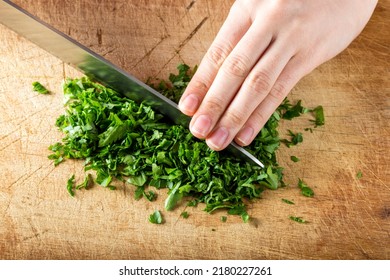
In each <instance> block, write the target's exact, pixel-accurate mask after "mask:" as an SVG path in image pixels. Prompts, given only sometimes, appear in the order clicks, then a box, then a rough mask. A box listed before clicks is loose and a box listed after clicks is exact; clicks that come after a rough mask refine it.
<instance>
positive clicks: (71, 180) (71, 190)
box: [66, 174, 74, 196]
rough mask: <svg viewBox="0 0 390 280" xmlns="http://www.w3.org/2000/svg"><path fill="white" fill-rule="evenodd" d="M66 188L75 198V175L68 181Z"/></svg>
mask: <svg viewBox="0 0 390 280" xmlns="http://www.w3.org/2000/svg"><path fill="white" fill-rule="evenodd" d="M66 188H67V189H68V192H69V194H70V196H74V191H73V189H74V174H73V175H72V176H71V177H70V178H69V179H68V182H67V183H66Z"/></svg>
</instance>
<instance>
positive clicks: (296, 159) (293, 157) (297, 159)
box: [290, 156, 299, 162]
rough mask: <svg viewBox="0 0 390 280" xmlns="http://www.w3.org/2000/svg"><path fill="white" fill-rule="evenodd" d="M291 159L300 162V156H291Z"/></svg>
mask: <svg viewBox="0 0 390 280" xmlns="http://www.w3.org/2000/svg"><path fill="white" fill-rule="evenodd" d="M290 159H291V160H292V161H293V162H298V161H299V158H297V157H296V156H291V157H290Z"/></svg>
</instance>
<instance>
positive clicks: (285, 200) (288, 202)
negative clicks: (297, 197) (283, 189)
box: [282, 198, 295, 204]
mask: <svg viewBox="0 0 390 280" xmlns="http://www.w3.org/2000/svg"><path fill="white" fill-rule="evenodd" d="M282 201H283V202H284V203H287V204H295V203H294V202H292V201H291V200H288V199H285V198H282Z"/></svg>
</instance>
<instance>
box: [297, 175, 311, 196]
mask: <svg viewBox="0 0 390 280" xmlns="http://www.w3.org/2000/svg"><path fill="white" fill-rule="evenodd" d="M298 187H299V188H300V189H301V192H302V194H303V195H304V196H307V197H312V196H313V195H314V191H313V190H312V189H311V188H310V187H309V186H308V185H307V184H306V183H305V182H304V181H303V180H302V179H298Z"/></svg>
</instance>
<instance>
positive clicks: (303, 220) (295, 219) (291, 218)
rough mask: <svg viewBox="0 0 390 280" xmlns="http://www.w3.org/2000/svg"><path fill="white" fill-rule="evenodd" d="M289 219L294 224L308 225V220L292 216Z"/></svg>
mask: <svg viewBox="0 0 390 280" xmlns="http://www.w3.org/2000/svg"><path fill="white" fill-rule="evenodd" d="M289 218H290V220H292V221H294V222H298V223H301V224H307V223H308V221H306V220H305V219H303V218H302V217H295V216H290V217H289Z"/></svg>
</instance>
